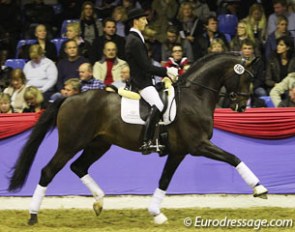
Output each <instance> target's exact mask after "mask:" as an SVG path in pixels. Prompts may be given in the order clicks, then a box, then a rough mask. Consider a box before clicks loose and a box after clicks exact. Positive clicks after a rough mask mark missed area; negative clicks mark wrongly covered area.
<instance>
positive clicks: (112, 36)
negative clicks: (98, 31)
mask: <svg viewBox="0 0 295 232" xmlns="http://www.w3.org/2000/svg"><path fill="white" fill-rule="evenodd" d="M106 41H113V42H114V43H115V44H116V45H117V49H118V53H117V55H118V57H119V58H120V59H122V60H125V38H123V37H121V36H119V35H117V34H116V21H115V20H114V19H112V18H106V19H105V20H104V21H103V35H102V36H100V37H98V38H96V39H95V40H94V41H93V44H92V48H91V53H90V61H91V63H92V64H94V63H95V62H96V61H99V60H100V59H101V58H102V56H103V53H102V51H103V47H104V44H105V42H106Z"/></svg>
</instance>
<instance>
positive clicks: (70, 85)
mask: <svg viewBox="0 0 295 232" xmlns="http://www.w3.org/2000/svg"><path fill="white" fill-rule="evenodd" d="M80 92H81V82H80V80H79V79H77V78H69V79H67V80H66V81H65V83H64V87H63V89H61V90H60V92H59V93H55V94H53V95H52V96H51V97H50V102H54V101H55V100H57V99H59V98H64V97H70V96H73V95H76V94H79V93H80Z"/></svg>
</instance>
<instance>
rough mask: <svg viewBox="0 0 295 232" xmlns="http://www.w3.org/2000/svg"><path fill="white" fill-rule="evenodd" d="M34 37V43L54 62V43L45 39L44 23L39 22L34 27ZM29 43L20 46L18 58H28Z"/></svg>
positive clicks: (55, 57) (55, 55) (55, 54)
mask: <svg viewBox="0 0 295 232" xmlns="http://www.w3.org/2000/svg"><path fill="white" fill-rule="evenodd" d="M35 37H36V39H37V41H36V43H35V44H39V45H40V46H41V47H42V49H43V50H44V55H45V56H46V57H47V58H49V59H50V60H52V61H54V62H56V60H57V52H56V47H55V45H54V44H53V43H52V42H50V41H49V40H48V39H47V30H46V27H45V25H43V24H39V25H37V26H36V28H35ZM29 49H30V45H24V46H22V47H21V48H20V52H19V56H18V57H19V58H21V59H29V58H30V57H29Z"/></svg>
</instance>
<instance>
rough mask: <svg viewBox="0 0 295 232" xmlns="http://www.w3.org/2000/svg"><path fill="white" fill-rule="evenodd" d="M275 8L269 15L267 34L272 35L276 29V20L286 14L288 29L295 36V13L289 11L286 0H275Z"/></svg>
mask: <svg viewBox="0 0 295 232" xmlns="http://www.w3.org/2000/svg"><path fill="white" fill-rule="evenodd" d="M273 9H274V13H272V14H271V15H270V16H269V17H268V23H267V34H268V35H270V34H271V33H272V32H274V31H275V30H276V25H277V24H276V22H277V18H278V17H279V16H285V17H286V18H287V19H288V22H289V23H288V30H289V31H290V32H291V34H292V35H293V36H295V13H294V12H288V5H287V1H286V0H273Z"/></svg>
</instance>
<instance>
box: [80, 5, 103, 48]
mask: <svg viewBox="0 0 295 232" xmlns="http://www.w3.org/2000/svg"><path fill="white" fill-rule="evenodd" d="M94 10H95V9H94V4H93V3H92V2H91V1H85V2H84V3H83V5H82V11H81V17H80V27H81V37H82V38H83V39H84V40H86V41H87V42H89V44H90V45H91V44H92V42H93V40H94V39H95V38H98V37H99V36H102V23H101V21H100V20H99V19H97V16H96V14H95V11H94Z"/></svg>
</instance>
